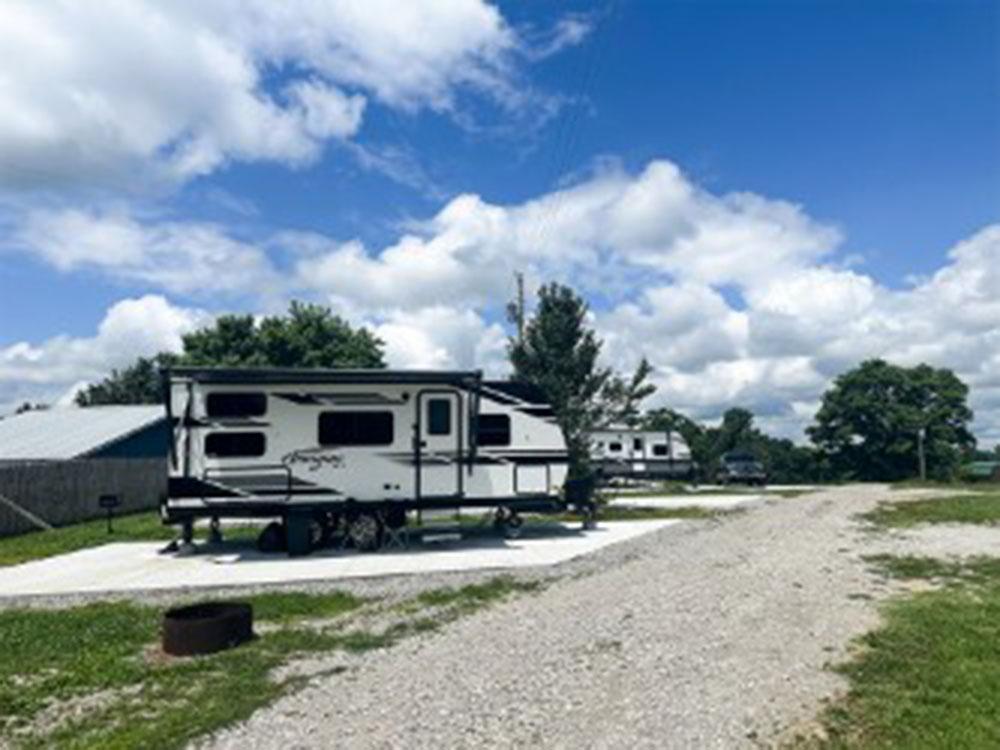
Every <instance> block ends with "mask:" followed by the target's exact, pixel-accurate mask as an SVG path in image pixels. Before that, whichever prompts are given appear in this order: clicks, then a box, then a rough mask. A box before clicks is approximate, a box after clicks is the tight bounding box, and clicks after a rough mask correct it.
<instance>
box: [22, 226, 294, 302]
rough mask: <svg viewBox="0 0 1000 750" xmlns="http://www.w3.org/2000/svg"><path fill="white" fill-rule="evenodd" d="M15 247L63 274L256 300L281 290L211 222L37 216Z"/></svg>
mask: <svg viewBox="0 0 1000 750" xmlns="http://www.w3.org/2000/svg"><path fill="white" fill-rule="evenodd" d="M16 241H17V243H18V244H19V245H20V246H22V247H24V248H26V249H27V250H28V251H29V252H32V253H34V254H36V255H38V256H39V257H41V258H42V259H44V260H45V261H47V262H48V263H50V264H51V265H52V266H54V267H55V268H57V269H59V270H60V271H74V270H80V269H84V270H86V269H94V270H98V271H100V272H102V273H104V274H107V275H108V276H111V277H113V278H116V279H121V280H126V281H132V282H141V283H143V284H148V285H154V286H157V287H159V288H162V289H165V290H166V291H169V292H175V293H180V294H188V295H194V296H198V295H209V294H215V293H218V292H226V293H249V292H253V293H254V294H255V295H256V294H259V293H261V292H262V291H265V290H266V291H277V289H278V288H279V287H280V286H281V284H280V280H279V278H278V276H277V274H276V272H275V271H274V269H273V267H272V265H271V261H270V260H269V259H268V256H267V254H266V253H265V252H264V251H263V250H261V249H260V248H258V247H256V246H254V245H251V244H248V243H244V242H240V241H239V240H235V239H233V238H231V237H230V236H228V235H227V234H226V233H225V231H223V230H222V229H221V228H220V227H218V226H216V225H214V224H206V223H194V222H149V223H144V222H141V221H138V220H136V219H135V218H133V217H131V216H129V215H127V214H126V213H124V212H115V213H110V212H109V213H91V212H84V211H75V210H66V211H35V212H33V213H31V214H30V215H29V216H28V217H27V219H26V221H25V223H24V225H23V226H22V227H21V228H20V230H19V231H18V232H17V236H16Z"/></svg>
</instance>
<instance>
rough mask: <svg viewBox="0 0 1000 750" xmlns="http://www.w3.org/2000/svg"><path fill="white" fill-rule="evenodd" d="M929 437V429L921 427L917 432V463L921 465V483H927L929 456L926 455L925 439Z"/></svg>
mask: <svg viewBox="0 0 1000 750" xmlns="http://www.w3.org/2000/svg"><path fill="white" fill-rule="evenodd" d="M925 437H927V429H926V428H924V427H921V428H920V429H919V430H917V461H918V462H919V464H920V481H921V482H926V481H927V456H926V455H925V454H924V438H925Z"/></svg>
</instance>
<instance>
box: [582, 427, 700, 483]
mask: <svg viewBox="0 0 1000 750" xmlns="http://www.w3.org/2000/svg"><path fill="white" fill-rule="evenodd" d="M590 458H591V461H592V463H593V465H594V468H595V469H596V471H597V473H598V475H599V476H600V477H601V479H603V480H607V479H612V478H616V477H622V478H634V479H688V478H690V477H691V476H693V474H694V468H695V467H694V462H693V461H692V459H691V449H690V448H689V447H688V444H687V443H686V442H684V438H682V437H681V436H680V435H679V434H678V433H676V432H672V431H663V430H634V429H630V428H628V427H614V426H611V427H606V428H604V429H600V430H594V431H593V432H591V433H590Z"/></svg>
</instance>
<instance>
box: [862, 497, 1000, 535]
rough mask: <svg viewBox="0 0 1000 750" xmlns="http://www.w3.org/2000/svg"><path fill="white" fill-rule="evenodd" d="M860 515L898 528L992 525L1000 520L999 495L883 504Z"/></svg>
mask: <svg viewBox="0 0 1000 750" xmlns="http://www.w3.org/2000/svg"><path fill="white" fill-rule="evenodd" d="M861 518H862V519H864V520H865V521H868V522H869V523H871V524H874V525H875V526H880V527H895V528H908V527H910V526H916V525H917V524H921V523H972V524H984V525H993V524H996V523H998V522H1000V494H998V493H994V494H989V493H982V494H976V495H957V496H954V497H941V498H932V499H929V500H912V501H906V502H899V503H880V504H879V505H878V506H877V507H876V508H875V509H874V510H872V511H869V512H868V513H865V514H863V515H862V516H861Z"/></svg>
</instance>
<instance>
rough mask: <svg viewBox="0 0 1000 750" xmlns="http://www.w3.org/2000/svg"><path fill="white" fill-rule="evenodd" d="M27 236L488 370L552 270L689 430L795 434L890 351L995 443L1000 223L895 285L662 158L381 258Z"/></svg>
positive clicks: (430, 229) (485, 213) (147, 233)
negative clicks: (955, 381)
mask: <svg viewBox="0 0 1000 750" xmlns="http://www.w3.org/2000/svg"><path fill="white" fill-rule="evenodd" d="M21 236H22V239H23V240H24V242H25V244H28V245H32V246H33V247H34V251H35V252H36V253H37V254H39V255H40V256H41V257H43V258H45V259H47V260H48V261H49V262H50V263H52V264H53V265H55V266H56V267H58V268H62V269H65V270H74V269H78V268H95V269H99V270H103V271H104V272H105V273H108V274H110V275H113V276H118V277H125V278H129V279H133V280H142V281H144V282H146V283H150V284H156V285H159V286H161V287H162V288H164V289H166V290H168V291H172V292H184V291H190V290H191V289H192V288H194V287H195V285H196V283H197V284H205V285H211V284H216V285H217V286H216V287H211V286H206V287H204V288H205V289H208V290H211V289H213V288H214V289H217V290H218V291H225V290H226V288H227V285H228V287H229V288H231V289H243V290H246V289H253V288H265V287H267V286H269V283H268V281H267V280H269V279H270V280H272V281H274V280H276V281H274V284H276V285H277V286H278V288H280V290H281V293H283V294H288V295H292V294H294V295H298V296H306V297H310V298H315V299H320V300H322V301H324V302H327V303H329V304H330V305H331V306H332V307H333V308H334V309H335V310H336V311H337V312H339V313H341V314H343V315H345V316H346V317H348V318H349V319H350V320H351V321H352V322H354V323H356V324H364V325H369V326H371V327H373V328H374V330H375V331H376V332H377V333H378V335H380V336H381V337H382V338H383V339H384V340H385V342H386V346H387V354H388V358H389V360H390V362H391V363H392V364H394V365H396V366H405V367H474V366H479V367H484V368H486V369H487V370H489V371H491V372H493V373H498V372H502V371H503V370H504V369H505V366H506V365H505V352H504V345H505V332H504V329H503V327H502V326H501V325H500V321H502V319H503V306H504V304H505V303H506V301H507V300H508V299H509V298H510V296H511V292H512V283H511V281H512V274H513V272H514V271H515V270H520V271H524V272H525V273H526V275H527V278H528V281H529V288H531V287H534V286H537V284H538V283H541V282H542V281H547V280H552V279H555V280H559V281H562V282H566V283H569V284H571V285H573V286H575V287H576V288H577V289H579V290H581V291H582V292H583V293H584V294H585V295H586V296H587V297H588V298H589V299H590V300H591V301H592V307H593V322H594V325H595V326H596V327H597V329H598V331H599V332H600V334H601V335H602V336H603V338H604V339H605V341H606V346H605V359H606V361H607V363H608V364H611V365H613V366H615V367H616V368H619V369H622V370H628V369H631V368H632V367H634V366H635V364H636V363H637V362H638V360H639V358H640V357H641V356H645V357H647V358H649V360H650V361H651V362H652V364H653V365H654V368H655V374H654V379H655V381H656V383H657V385H658V386H659V391H658V393H657V394H656V396H655V397H654V398H653V401H652V403H653V404H654V405H656V404H667V405H670V406H673V407H675V408H678V409H681V410H683V411H686V412H688V413H690V414H691V415H692V416H695V417H698V418H702V419H712V418H715V417H718V416H719V414H720V413H721V412H722V411H723V410H725V409H726V408H728V407H730V406H735V405H740V406H747V407H750V408H752V409H753V410H754V411H755V412H756V413H758V414H759V415H761V417H762V419H763V420H764V424H765V425H767V426H768V427H769V428H771V429H774V430H776V431H778V432H779V433H780V434H785V435H790V436H793V437H798V438H801V437H802V428H803V426H804V425H805V424H806V423H808V421H809V420H810V419H811V416H812V414H813V413H814V411H815V408H816V404H817V403H818V401H819V398H820V396H821V394H822V392H823V391H824V389H825V388H826V387H827V386H828V385H829V384H830V382H831V381H832V379H833V378H834V377H835V376H836V375H837V374H839V373H840V372H842V371H844V370H845V369H847V368H849V367H853V366H854V365H856V364H857V363H858V362H860V361H861V360H862V359H865V358H868V357H885V358H888V359H890V360H892V361H896V362H899V363H902V364H915V363H917V362H928V363H930V364H933V365H936V366H945V367H951V368H954V369H955V370H956V371H957V372H958V374H959V375H960V376H961V377H962V378H963V379H964V380H965V381H966V382H968V383H969V384H970V385H971V386H972V389H973V390H972V406H973V408H974V409H975V410H976V412H977V423H976V426H977V429H978V430H979V433H980V435H981V436H982V437H983V438H984V439H985V440H986V441H987V442H989V441H994V440H997V439H1000V375H998V374H997V373H1000V328H998V327H997V325H996V321H997V320H1000V302H998V301H997V300H1000V271H998V270H997V269H998V268H1000V263H998V261H1000V225H994V226H989V227H985V228H984V229H982V230H981V231H980V232H977V233H976V234H975V235H973V236H971V237H969V238H966V239H964V240H962V241H960V242H958V243H957V244H956V245H955V246H954V247H953V248H951V250H950V251H949V252H948V255H947V261H946V262H945V263H944V265H943V266H942V267H941V268H940V269H939V270H938V271H937V272H936V273H933V274H931V275H930V276H929V277H928V278H926V279H924V280H922V281H920V282H918V283H916V284H914V285H911V286H909V287H904V288H889V287H886V286H885V285H883V284H880V283H879V282H878V281H877V280H876V279H874V278H872V277H871V276H869V275H866V274H865V273H863V272H861V271H860V270H859V269H858V268H857V267H853V268H852V267H850V266H849V264H845V263H844V262H843V259H844V255H843V253H844V251H843V250H842V249H841V235H840V232H839V230H838V229H837V228H836V227H834V226H831V225H829V224H827V223H824V222H820V221H817V220H815V219H814V218H813V217H811V216H809V215H808V214H807V213H806V212H805V211H804V210H803V209H802V208H801V207H798V206H795V205H793V204H790V203H787V202H785V201H781V200H774V199H770V198H767V197H764V196H759V195H751V194H746V193H737V194H725V195H717V194H713V193H711V192H709V191H706V190H704V189H703V188H701V187H700V186H698V185H696V184H695V183H693V182H692V181H691V180H690V179H688V178H687V177H686V176H685V175H684V174H683V173H682V172H681V171H680V170H679V169H678V168H677V167H676V166H675V165H673V164H671V163H670V162H666V161H655V162H652V163H650V164H649V165H647V166H646V167H645V168H644V169H642V170H640V171H638V172H636V173H631V172H628V171H627V170H625V169H623V168H621V167H620V166H616V165H614V164H607V163H605V164H603V165H602V166H601V167H600V168H598V169H597V170H595V171H594V172H593V173H591V174H589V176H586V177H585V178H584V179H581V180H578V181H577V182H575V183H573V184H570V185H566V186H563V187H561V188H559V189H557V190H555V191H553V192H551V193H548V194H545V195H541V196H539V197H537V198H535V199H533V200H529V201H526V202H524V203H519V204H513V205H502V204H495V203H490V202H488V201H486V200H484V199H483V198H482V197H480V196H477V195H472V194H469V195H462V196H458V197H456V198H454V199H453V200H451V201H449V202H448V203H446V204H445V205H444V206H443V207H442V208H441V209H440V210H439V211H438V212H437V213H436V214H434V215H433V216H431V217H429V218H428V219H426V220H424V221H419V222H414V223H411V224H410V225H408V226H407V227H406V228H405V230H404V233H403V234H402V235H401V236H400V237H399V238H398V239H396V240H395V241H393V242H391V243H390V244H388V245H387V246H385V247H381V248H370V247H366V246H365V245H364V244H363V243H361V242H360V241H358V240H352V239H338V238H332V237H328V236H324V235H320V234H315V233H301V232H282V233H280V234H276V235H274V236H271V237H266V238H263V239H262V240H261V241H260V242H258V243H256V244H248V243H245V242H239V241H237V240H234V239H232V238H231V237H229V236H228V235H227V234H226V233H225V232H224V231H223V230H222V229H221V228H220V227H217V226H212V225H208V226H206V225H198V224H193V225H192V224H184V223H177V222H174V223H170V222H167V223H159V224H157V223H153V224H148V223H144V222H142V221H139V220H136V219H134V218H122V217H120V216H115V215H105V216H97V217H95V216H94V215H89V214H68V215H67V214H55V215H39V217H38V218H37V221H35V222H33V223H30V224H29V225H28V227H27V228H26V229H24V231H23V232H22V233H21ZM275 253H280V255H281V258H282V259H283V260H284V267H285V268H287V269H288V271H287V272H286V273H284V274H281V273H279V271H278V270H277V268H278V266H277V264H276V260H275V259H274V258H273V257H272V256H273V255H274V254H275ZM191 269H197V274H196V275H197V276H198V277H200V278H199V280H198V281H197V282H196V281H194V280H192V278H191V277H189V276H187V275H185V270H187V271H190V270H191ZM272 309H273V308H272ZM98 338H100V337H98ZM53 346H54V344H53ZM17 347H20V348H17ZM37 351H38V347H33V346H31V345H29V344H27V343H22V344H17V345H14V348H9V349H8V350H7V356H8V357H13V356H17V357H19V358H20V359H19V361H29V360H30V358H31V357H32V356H36V353H37ZM71 379H72V378H70V377H69V376H68V375H67V382H69V381H70V380H71Z"/></svg>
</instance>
